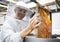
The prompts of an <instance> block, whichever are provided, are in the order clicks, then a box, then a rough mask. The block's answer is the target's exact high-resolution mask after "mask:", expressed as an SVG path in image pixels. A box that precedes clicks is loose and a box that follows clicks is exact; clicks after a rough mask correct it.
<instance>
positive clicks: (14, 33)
mask: <svg viewBox="0 0 60 42" xmlns="http://www.w3.org/2000/svg"><path fill="white" fill-rule="evenodd" d="M27 24H28V23H27V22H25V21H23V20H18V19H14V18H13V17H10V18H9V19H8V20H6V21H5V23H4V25H3V27H2V40H3V42H23V39H21V37H20V31H22V30H23V29H24V28H25V27H26V26H27Z"/></svg>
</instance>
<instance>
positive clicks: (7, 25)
mask: <svg viewBox="0 0 60 42" xmlns="http://www.w3.org/2000/svg"><path fill="white" fill-rule="evenodd" d="M13 11H14V15H13V14H12V15H13V16H11V17H10V18H9V19H7V20H6V21H5V22H4V24H3V27H2V40H3V42H23V39H24V37H26V36H27V35H28V34H29V33H30V32H32V30H34V29H35V28H36V27H38V26H39V25H40V20H39V18H38V16H39V15H34V16H33V17H32V18H31V19H30V20H29V23H28V25H26V24H23V23H24V22H23V20H22V19H23V18H24V16H25V15H26V13H27V12H32V11H31V10H30V9H29V8H28V6H27V4H26V3H24V2H23V1H20V2H18V3H16V5H15V8H14V10H13ZM21 28H23V29H21Z"/></svg>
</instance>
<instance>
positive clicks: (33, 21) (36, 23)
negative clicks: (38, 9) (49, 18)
mask: <svg viewBox="0 0 60 42" xmlns="http://www.w3.org/2000/svg"><path fill="white" fill-rule="evenodd" d="M37 16H38V15H37ZM37 16H36V15H35V16H33V17H32V18H31V19H30V21H29V25H28V26H27V27H26V28H25V29H24V30H22V31H21V33H20V37H21V38H24V37H26V36H27V35H28V34H29V33H30V32H31V31H32V30H33V29H35V28H36V27H38V26H40V23H39V22H40V20H39V18H38V17H37Z"/></svg>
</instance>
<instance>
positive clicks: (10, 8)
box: [6, 1, 33, 17]
mask: <svg viewBox="0 0 60 42" xmlns="http://www.w3.org/2000/svg"><path fill="white" fill-rule="evenodd" d="M29 6H30V5H28V4H27V3H25V2H23V1H19V2H16V3H15V4H11V3H10V4H9V5H8V10H7V15H6V17H14V16H15V12H14V8H16V7H20V8H22V9H25V10H27V12H26V16H28V15H31V14H33V11H31V9H30V7H29Z"/></svg>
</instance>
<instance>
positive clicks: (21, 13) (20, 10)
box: [15, 8, 26, 19]
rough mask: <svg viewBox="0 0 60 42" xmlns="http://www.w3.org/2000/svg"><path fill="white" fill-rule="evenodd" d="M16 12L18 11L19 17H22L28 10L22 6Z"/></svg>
mask: <svg viewBox="0 0 60 42" xmlns="http://www.w3.org/2000/svg"><path fill="white" fill-rule="evenodd" d="M15 13H16V16H17V17H18V18H20V19H22V18H23V17H24V16H25V14H26V10H24V9H21V8H16V9H15Z"/></svg>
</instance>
